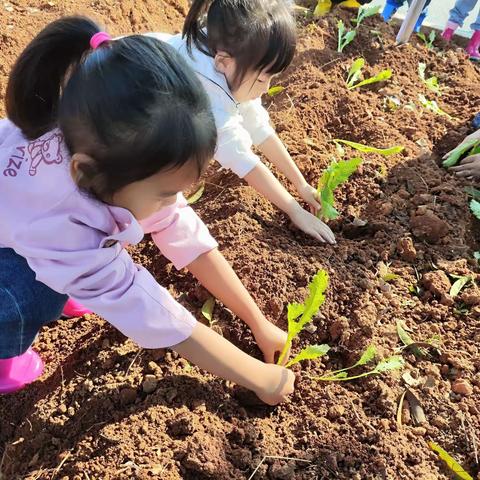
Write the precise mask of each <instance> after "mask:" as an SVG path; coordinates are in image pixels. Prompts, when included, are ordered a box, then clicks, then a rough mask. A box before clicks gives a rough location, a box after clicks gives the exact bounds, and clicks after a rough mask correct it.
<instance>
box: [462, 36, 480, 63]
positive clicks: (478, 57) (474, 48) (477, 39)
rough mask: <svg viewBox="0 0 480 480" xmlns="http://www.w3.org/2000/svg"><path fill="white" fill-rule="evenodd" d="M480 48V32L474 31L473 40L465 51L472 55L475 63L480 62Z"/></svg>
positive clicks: (471, 57)
mask: <svg viewBox="0 0 480 480" xmlns="http://www.w3.org/2000/svg"><path fill="white" fill-rule="evenodd" d="M478 47H480V30H474V32H473V35H472V38H471V39H470V42H469V43H468V45H467V48H466V49H465V50H466V51H467V53H468V54H469V55H470V60H474V61H475V62H478V61H480V53H479V51H478Z"/></svg>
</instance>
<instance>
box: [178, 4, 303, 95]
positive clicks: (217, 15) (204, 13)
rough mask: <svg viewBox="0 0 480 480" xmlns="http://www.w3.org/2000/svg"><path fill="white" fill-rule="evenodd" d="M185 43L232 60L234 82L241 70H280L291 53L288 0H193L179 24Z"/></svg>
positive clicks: (293, 39) (293, 42)
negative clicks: (222, 52)
mask: <svg viewBox="0 0 480 480" xmlns="http://www.w3.org/2000/svg"><path fill="white" fill-rule="evenodd" d="M183 35H184V36H185V37H186V41H187V46H188V48H189V49H190V51H191V48H192V45H194V46H195V47H196V48H198V49H199V50H200V51H202V52H203V53H205V54H207V55H210V56H215V54H216V53H217V52H219V51H225V52H227V53H228V54H229V55H230V56H231V57H233V58H234V59H235V61H236V67H237V70H236V75H235V85H234V87H236V86H238V85H239V84H240V83H241V81H242V79H243V77H244V75H245V73H246V72H247V71H249V70H252V71H266V72H267V73H270V74H275V73H279V72H282V71H283V70H285V68H287V67H288V65H290V63H291V61H292V59H293V56H294V54H295V48H296V42H297V36H296V27H295V19H294V18H293V15H292V11H291V7H290V3H289V2H288V0H193V3H192V6H191V8H190V11H189V12H188V15H187V18H186V20H185V24H184V27H183Z"/></svg>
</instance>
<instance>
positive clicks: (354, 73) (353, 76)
mask: <svg viewBox="0 0 480 480" xmlns="http://www.w3.org/2000/svg"><path fill="white" fill-rule="evenodd" d="M364 66H365V59H363V58H362V57H360V58H357V59H356V60H355V61H354V62H353V64H352V66H351V67H350V70H349V71H348V76H347V87H348V88H351V87H352V86H353V85H354V84H355V82H356V81H357V80H358V79H359V78H360V76H361V75H362V68H363V67H364Z"/></svg>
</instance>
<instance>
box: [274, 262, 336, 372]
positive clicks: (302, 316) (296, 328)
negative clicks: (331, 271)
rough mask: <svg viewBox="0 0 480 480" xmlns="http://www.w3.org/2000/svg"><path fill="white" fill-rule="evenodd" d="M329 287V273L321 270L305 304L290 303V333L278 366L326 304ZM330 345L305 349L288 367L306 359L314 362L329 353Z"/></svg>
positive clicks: (314, 278) (309, 286)
mask: <svg viewBox="0 0 480 480" xmlns="http://www.w3.org/2000/svg"><path fill="white" fill-rule="evenodd" d="M327 287H328V273H327V272H326V271H325V270H319V271H318V272H317V273H316V274H315V275H314V277H313V278H312V281H311V282H310V284H309V285H308V290H309V295H308V297H307V298H306V300H305V302H304V303H290V304H289V305H288V307H287V320H288V333H287V342H286V343H285V346H284V348H283V350H282V352H281V354H280V357H279V358H278V364H279V365H280V364H282V363H283V362H284V360H285V355H286V354H287V352H288V350H289V349H290V347H291V346H292V342H293V340H294V339H295V338H296V337H297V336H298V335H299V333H300V332H301V331H302V330H303V329H304V328H305V326H306V325H307V324H308V323H310V322H311V321H312V319H313V317H314V315H316V314H317V312H318V310H319V309H320V307H321V306H322V305H323V303H324V302H325V291H326V289H327ZM329 349H330V347H329V346H328V345H311V346H309V347H306V348H304V349H303V350H302V351H301V352H300V353H299V354H298V355H297V356H295V357H294V358H293V360H291V361H290V362H288V363H287V366H291V365H294V364H295V363H298V362H300V361H302V360H305V359H310V360H313V359H315V358H318V357H320V356H321V355H324V354H325V353H327V352H328V350H329Z"/></svg>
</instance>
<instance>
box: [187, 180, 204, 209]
mask: <svg viewBox="0 0 480 480" xmlns="http://www.w3.org/2000/svg"><path fill="white" fill-rule="evenodd" d="M204 191H205V184H204V183H202V184H201V185H200V187H199V188H198V190H197V191H196V192H195V193H194V194H193V195H191V196H190V197H188V198H187V203H188V204H189V205H193V204H194V203H196V202H198V201H199V200H200V198H201V196H202V195H203V192H204Z"/></svg>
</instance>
